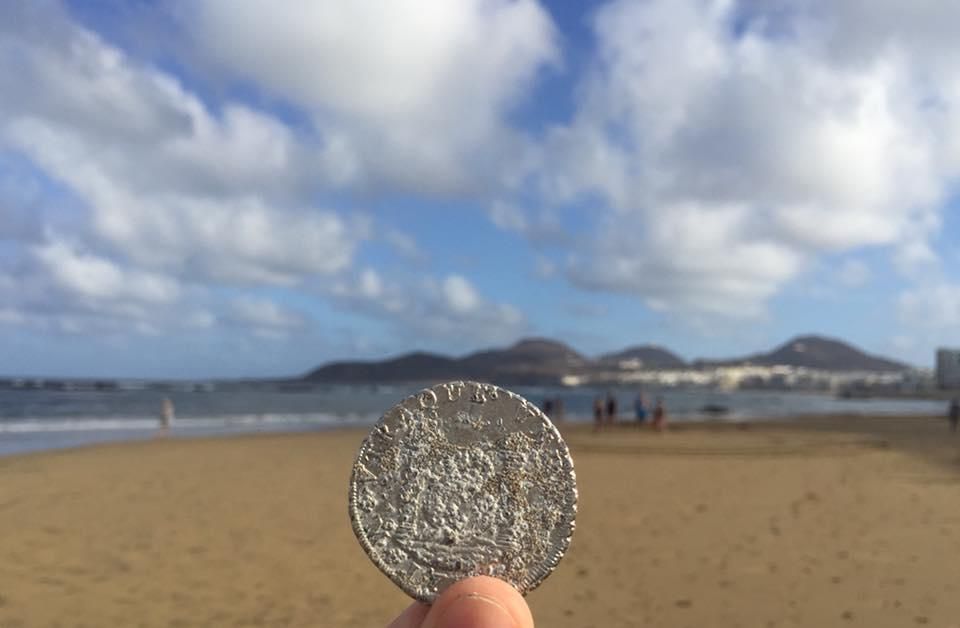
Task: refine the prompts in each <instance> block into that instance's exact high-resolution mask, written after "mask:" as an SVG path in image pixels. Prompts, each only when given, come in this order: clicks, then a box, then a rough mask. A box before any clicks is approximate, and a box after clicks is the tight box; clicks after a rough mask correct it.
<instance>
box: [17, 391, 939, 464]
mask: <svg viewBox="0 0 960 628" xmlns="http://www.w3.org/2000/svg"><path fill="white" fill-rule="evenodd" d="M192 388H193V387H189V386H183V387H180V388H176V387H174V388H172V389H169V390H156V389H143V390H124V389H117V390H48V389H12V390H0V455H9V454H13V453H21V452H27V451H36V450H46V449H56V448H62V447H74V446H78V445H85V444H91V443H98V442H106V441H126V440H136V439H143V438H151V437H153V436H154V435H155V434H156V433H157V430H158V427H159V415H160V406H161V403H162V401H163V399H164V398H165V397H169V398H170V399H171V400H172V401H173V404H174V407H175V410H176V419H175V421H174V424H173V428H172V430H171V436H173V437H192V436H207V435H209V436H213V435H224V434H237V433H251V432H277V431H310V430H324V429H333V428H337V427H348V426H357V425H369V424H372V423H373V422H374V421H376V420H377V419H378V418H379V417H380V415H381V414H382V413H383V412H384V411H385V410H386V409H388V408H390V407H391V406H392V405H393V404H395V403H397V402H398V401H400V400H401V399H403V398H404V397H406V396H407V395H410V394H412V393H414V392H416V391H417V390H419V389H420V388H421V386H414V385H411V386H316V387H306V388H297V389H295V390H288V389H282V388H279V387H268V386H262V385H261V386H255V387H245V386H240V385H233V386H230V387H226V388H222V389H213V390H205V389H201V390H193V389H192ZM514 390H515V392H517V393H519V394H521V395H523V396H524V397H526V398H527V399H529V400H530V401H531V402H533V403H536V404H538V405H542V403H543V401H544V400H546V399H559V400H561V401H562V404H563V409H564V418H565V419H566V420H568V421H574V422H576V421H583V422H588V421H590V420H592V418H591V417H592V409H591V408H592V403H593V400H594V398H596V397H597V396H598V395H601V396H606V395H607V394H608V393H611V392H612V393H613V394H614V395H615V396H616V397H617V400H618V406H619V409H620V412H619V415H620V417H621V418H622V419H631V418H632V417H633V399H634V398H635V396H636V394H637V391H636V389H618V390H612V391H611V390H608V389H603V390H599V389H591V388H575V389H571V388H553V387H517V388H515V389H514ZM644 395H645V397H646V398H647V401H648V404H649V403H651V402H652V401H653V399H654V398H655V397H656V396H662V397H663V399H664V402H665V404H666V407H667V410H668V413H669V415H670V418H671V420H675V421H687V420H702V419H704V418H716V419H717V420H727V421H737V420H745V419H753V418H770V419H777V418H785V417H795V416H810V415H823V414H862V415H883V414H891V415H892V414H916V415H936V414H943V412H944V410H945V408H944V406H943V403H942V402H939V401H927V400H890V399H853V400H843V399H836V398H833V397H830V396H826V395H819V394H808V393H793V392H768V391H763V392H759V391H756V392H755V391H709V390H698V389H690V390H678V389H670V390H662V391H658V390H655V389H645V390H644ZM706 405H718V406H723V407H725V408H728V410H729V411H728V412H727V413H726V414H723V415H719V416H712V417H711V416H708V415H705V414H704V413H703V412H702V409H703V408H704V406H706Z"/></svg>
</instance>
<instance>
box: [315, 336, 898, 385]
mask: <svg viewBox="0 0 960 628" xmlns="http://www.w3.org/2000/svg"><path fill="white" fill-rule="evenodd" d="M746 364H753V365H757V366H780V365H784V366H803V367H808V368H815V369H822V370H825V371H903V370H907V369H909V368H910V367H909V366H908V365H906V364H903V363H901V362H895V361H893V360H888V359H886V358H882V357H878V356H874V355H869V354H867V353H864V352H863V351H861V350H859V349H857V348H856V347H853V346H851V345H849V344H846V343H844V342H841V341H840V340H835V339H832V338H823V337H820V336H798V337H796V338H794V339H792V340H790V341H789V342H786V343H784V344H783V345H781V346H779V347H777V348H775V349H774V350H773V351H770V352H769V353H757V354H754V355H749V356H746V357H743V358H738V359H733V360H697V361H695V362H693V363H692V364H689V365H688V364H686V363H685V362H684V361H683V360H682V359H681V358H680V357H678V356H677V355H675V354H674V353H672V352H670V351H669V350H667V349H665V348H663V347H657V346H651V345H641V346H636V347H631V348H629V349H625V350H623V351H619V352H616V353H609V354H606V355H603V356H600V358H598V359H597V360H592V359H590V358H587V357H584V356H583V355H581V354H579V353H577V352H576V351H574V350H573V349H571V348H570V347H569V346H567V345H565V344H563V343H562V342H557V341H555V340H549V339H546V338H528V339H525V340H521V341H520V342H518V343H516V344H514V345H512V346H510V347H506V348H501V349H488V350H485V351H477V352H476V353H471V354H469V355H466V356H463V357H461V358H451V357H447V356H443V355H436V354H433V353H422V352H417V353H408V354H404V355H400V356H397V357H394V358H390V359H388V360H382V361H353V362H332V363H330V364H326V365H324V366H321V367H319V368H317V369H315V370H313V371H311V372H309V373H307V374H306V375H305V376H304V379H305V380H307V381H314V382H333V383H390V382H426V381H441V380H452V379H473V380H480V381H488V382H494V383H497V384H504V385H537V384H545V385H549V384H557V383H559V382H560V381H561V379H562V378H563V376H565V375H579V376H585V378H586V380H587V381H591V380H592V381H604V380H605V379H609V378H611V377H613V378H617V377H619V376H620V375H621V374H623V373H624V372H627V371H633V370H637V369H675V368H684V367H693V368H711V367H717V366H737V365H746Z"/></svg>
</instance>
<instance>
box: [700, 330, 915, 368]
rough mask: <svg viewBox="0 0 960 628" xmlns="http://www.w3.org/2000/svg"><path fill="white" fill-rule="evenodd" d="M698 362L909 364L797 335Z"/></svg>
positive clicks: (841, 365)
mask: <svg viewBox="0 0 960 628" xmlns="http://www.w3.org/2000/svg"><path fill="white" fill-rule="evenodd" d="M695 364H696V365H697V366H732V365H742V364H754V365H757V366H778V365H786V366H803V367H807V368H813V369H822V370H826V371H905V370H908V369H909V368H910V366H909V365H907V364H904V363H902V362H896V361H894V360H889V359H887V358H882V357H879V356H875V355H870V354H868V353H864V352H863V351H861V350H860V349H857V348H856V347H853V346H851V345H849V344H847V343H845V342H842V341H840V340H836V339H833V338H824V337H822V336H797V337H796V338H793V339H792V340H789V341H787V342H785V343H784V344H782V345H780V346H779V347H777V348H776V349H774V350H773V351H770V352H769V353H757V354H754V355H750V356H747V357H744V358H739V359H735V360H720V361H717V360H698V361H697V362H695Z"/></svg>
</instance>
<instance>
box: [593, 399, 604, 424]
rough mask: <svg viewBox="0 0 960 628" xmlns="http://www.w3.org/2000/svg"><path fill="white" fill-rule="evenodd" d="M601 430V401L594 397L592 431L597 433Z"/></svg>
mask: <svg viewBox="0 0 960 628" xmlns="http://www.w3.org/2000/svg"><path fill="white" fill-rule="evenodd" d="M602 429H603V399H601V398H600V396H599V395H598V396H596V397H594V399H593V431H594V432H599V431H600V430H602Z"/></svg>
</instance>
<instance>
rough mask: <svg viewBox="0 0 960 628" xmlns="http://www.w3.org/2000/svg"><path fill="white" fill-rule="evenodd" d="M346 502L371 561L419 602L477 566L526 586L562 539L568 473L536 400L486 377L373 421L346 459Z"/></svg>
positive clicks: (573, 504) (552, 558)
mask: <svg viewBox="0 0 960 628" xmlns="http://www.w3.org/2000/svg"><path fill="white" fill-rule="evenodd" d="M349 508H350V518H351V521H352V523H353V529H354V532H355V533H356V535H357V538H358V539H359V540H360V544H361V545H362V546H363V548H364V550H366V552H367V554H368V555H369V556H370V558H371V560H372V561H373V562H374V564H376V565H377V567H379V568H380V570H381V571H383V572H384V573H385V574H386V575H387V576H388V577H389V578H390V579H391V580H393V582H395V583H396V584H397V585H398V586H399V587H400V588H401V589H403V590H404V591H405V592H407V593H408V594H409V595H411V596H412V597H414V598H416V599H418V600H421V601H423V602H432V601H433V599H434V598H435V597H436V596H437V595H438V594H439V593H440V592H441V591H442V590H443V589H444V588H446V587H447V586H449V585H450V584H453V583H454V582H456V581H458V580H461V579H463V578H466V577H469V576H478V575H487V576H494V577H497V578H500V579H502V580H505V581H507V582H509V583H510V584H512V585H513V586H514V587H515V588H516V589H517V590H518V591H520V593H523V594H526V593H527V592H528V591H531V590H532V589H534V588H535V587H536V586H537V585H539V584H540V583H541V582H542V581H543V580H544V579H545V578H546V577H547V576H548V575H549V574H550V573H551V572H552V571H553V570H554V568H556V566H557V564H558V563H559V562H560V559H561V558H562V557H563V554H564V552H565V551H566V550H567V547H568V546H569V545H570V539H571V536H572V534H573V529H574V520H575V517H576V511H577V486H576V476H575V474H574V471H573V461H572V459H571V458H570V452H569V450H568V449H567V446H566V444H565V443H564V442H563V439H562V438H561V436H560V432H559V431H558V430H557V428H556V427H555V426H554V425H553V423H551V422H550V419H549V418H547V416H546V415H544V414H543V413H542V412H541V411H540V410H539V409H538V408H537V407H536V406H535V405H533V404H531V403H530V402H529V401H527V400H526V399H524V398H522V397H521V396H519V395H517V394H515V393H512V392H510V391H507V390H504V389H503V388H499V387H497V386H493V385H491V384H480V383H476V382H459V381H458V382H450V383H447V384H440V385H437V386H433V387H432V388H427V389H425V390H423V391H421V392H419V393H417V394H415V395H412V396H411V397H408V398H407V399H404V400H403V401H401V402H400V403H398V404H397V405H396V406H394V407H393V408H391V409H390V410H388V411H387V412H386V413H385V414H384V415H383V417H382V418H381V419H380V420H379V421H378V422H377V424H376V425H375V426H374V428H373V430H372V431H371V432H370V434H369V435H368V436H367V437H366V439H365V440H364V441H363V444H362V445H361V447H360V452H359V454H358V455H357V460H356V462H355V464H354V467H353V474H352V475H351V478H350V506H349Z"/></svg>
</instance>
